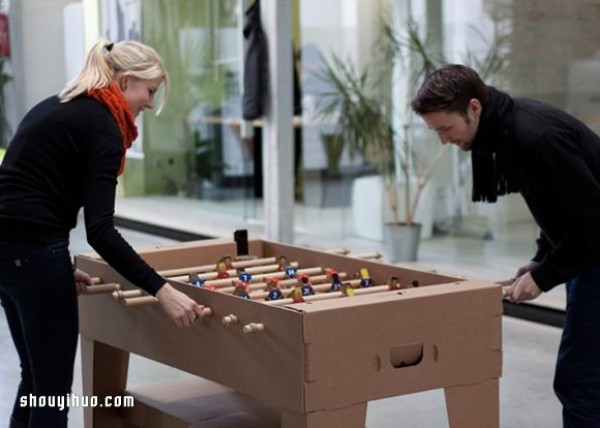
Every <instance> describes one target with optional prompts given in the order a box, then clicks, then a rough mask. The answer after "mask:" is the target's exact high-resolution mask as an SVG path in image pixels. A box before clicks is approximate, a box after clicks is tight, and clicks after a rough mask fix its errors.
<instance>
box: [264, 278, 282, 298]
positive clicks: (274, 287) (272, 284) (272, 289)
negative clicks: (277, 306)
mask: <svg viewBox="0 0 600 428" xmlns="http://www.w3.org/2000/svg"><path fill="white" fill-rule="evenodd" d="M267 291H268V292H269V294H267V297H266V298H265V300H279V299H283V293H282V292H281V287H280V286H279V279H278V278H269V279H267Z"/></svg>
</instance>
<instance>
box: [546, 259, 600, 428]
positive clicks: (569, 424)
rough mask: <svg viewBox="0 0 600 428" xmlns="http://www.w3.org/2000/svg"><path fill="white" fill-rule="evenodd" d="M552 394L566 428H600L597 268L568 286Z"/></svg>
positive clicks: (599, 292) (599, 275) (599, 273)
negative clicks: (559, 404)
mask: <svg viewBox="0 0 600 428" xmlns="http://www.w3.org/2000/svg"><path fill="white" fill-rule="evenodd" d="M554 391H555V392H556V395H557V397H558V399H559V400H560V402H561V403H562V405H563V426H564V427H565V428H598V427H600V266H596V267H594V268H592V269H590V270H589V271H588V272H586V273H585V274H583V275H581V276H579V277H577V278H575V279H573V280H571V281H569V282H568V283H567V311H566V316H565V324H564V327H563V334H562V339H561V343H560V349H559V351H558V359H557V363H556V374H555V378H554Z"/></svg>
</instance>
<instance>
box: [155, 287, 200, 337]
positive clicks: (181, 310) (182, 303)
mask: <svg viewBox="0 0 600 428" xmlns="http://www.w3.org/2000/svg"><path fill="white" fill-rule="evenodd" d="M156 297H157V298H158V301H159V302H160V304H161V305H162V307H163V309H164V310H165V311H166V312H167V314H168V315H169V316H170V317H171V318H172V319H173V321H175V324H177V326H178V327H184V326H185V327H188V326H190V325H192V324H193V323H194V322H195V321H196V320H199V319H201V318H202V316H203V313H202V309H203V308H204V307H203V306H202V305H199V304H198V303H196V302H195V301H194V300H193V299H191V298H190V297H189V296H188V295H187V294H184V293H182V292H180V291H177V290H176V289H175V288H173V286H172V285H171V284H169V283H165V284H164V285H163V286H162V287H161V288H160V290H158V292H157V293H156Z"/></svg>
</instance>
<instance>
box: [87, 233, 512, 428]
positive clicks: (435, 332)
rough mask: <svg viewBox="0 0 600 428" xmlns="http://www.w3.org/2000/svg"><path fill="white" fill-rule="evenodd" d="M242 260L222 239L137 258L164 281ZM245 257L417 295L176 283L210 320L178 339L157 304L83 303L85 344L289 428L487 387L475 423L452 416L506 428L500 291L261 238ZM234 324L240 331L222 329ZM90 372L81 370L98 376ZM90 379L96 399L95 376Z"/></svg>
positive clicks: (350, 419) (101, 268)
mask: <svg viewBox="0 0 600 428" xmlns="http://www.w3.org/2000/svg"><path fill="white" fill-rule="evenodd" d="M235 250H236V247H235V243H234V242H233V241H228V240H223V239H219V240H208V241H198V242H196V243H186V244H181V245H175V246H168V247H163V248H157V249H152V250H148V251H144V252H143V253H141V255H142V257H143V258H144V259H145V260H147V261H148V263H150V264H151V265H152V266H153V267H155V268H156V269H157V270H159V271H160V270H173V269H179V268H185V269H187V268H189V270H190V272H189V273H194V272H193V271H194V269H192V267H194V266H200V265H206V264H211V263H215V264H216V261H217V260H219V259H220V258H221V257H223V256H224V255H229V256H231V257H233V258H235ZM249 253H250V254H251V255H254V256H257V257H269V256H277V257H278V256H280V255H285V256H286V257H287V258H288V260H289V261H297V262H298V263H299V266H300V267H301V268H302V267H321V268H323V269H325V268H335V269H336V270H337V271H339V272H347V273H348V276H349V277H354V275H355V274H356V273H357V272H358V271H359V270H360V269H363V268H366V269H368V270H369V273H370V275H371V278H372V279H373V282H374V283H375V284H384V283H386V282H387V281H388V279H389V277H390V276H397V277H398V278H399V280H400V283H401V284H402V285H403V286H409V285H410V284H412V283H413V282H415V281H417V282H418V284H419V287H418V288H408V289H403V290H395V291H386V292H382V293H375V294H365V295H355V296H354V297H341V298H334V299H326V300H318V301H311V302H306V303H298V304H287V305H285V306H272V305H267V304H264V303H261V302H258V301H249V300H245V299H240V298H238V297H235V296H232V295H229V294H223V293H220V292H215V291H210V290H207V289H206V288H198V287H192V286H190V285H188V284H186V283H184V282H181V281H171V283H172V284H173V285H174V286H175V287H177V288H178V289H179V290H181V291H183V292H185V293H187V294H188V295H190V296H191V297H192V298H194V299H195V300H196V301H198V302H199V303H201V304H203V305H205V306H208V307H211V308H212V309H213V312H214V314H213V317H212V318H208V319H204V320H203V321H202V322H201V323H199V324H196V325H194V326H192V327H190V328H178V327H176V326H175V325H174V323H173V322H172V321H171V320H170V319H168V318H167V316H166V315H165V314H164V312H163V311H162V309H161V308H160V306H159V305H153V306H144V307H135V308H132V307H126V306H124V305H123V304H121V303H119V302H116V301H115V300H114V299H113V298H112V297H111V296H110V295H106V294H104V295H97V296H83V297H81V298H80V330H81V334H82V336H84V337H87V338H90V339H91V340H93V341H97V342H100V343H104V344H108V345H110V346H111V347H114V348H115V349H116V350H121V351H123V352H126V353H127V352H134V353H137V354H140V355H143V356H145V357H147V358H150V359H153V360H156V361H159V362H162V363H165V364H168V365H171V366H173V367H177V368H179V369H182V370H186V371H188V372H190V373H194V374H197V375H199V376H202V377H204V378H207V379H211V380H213V381H215V382H218V383H220V384H223V385H226V386H228V387H230V388H233V389H235V390H237V391H240V392H242V393H244V394H248V395H250V396H252V397H255V398H257V399H259V400H260V401H262V402H264V403H267V404H268V405H270V406H274V407H277V408H280V409H281V412H282V426H284V428H290V427H295V426H303V427H327V428H330V427H332V426H336V423H337V422H335V421H340V424H341V425H339V426H343V427H344V428H346V427H352V426H357V427H359V426H361V424H362V426H363V427H364V416H365V412H366V402H368V401H369V400H373V399H378V398H383V397H389V396H395V395H400V394H407V393H411V392H418V391H424V390H428V389H434V388H445V389H446V391H447V392H448V391H457V389H456V388H461V387H468V388H469V390H470V391H473V390H475V391H478V389H479V388H480V386H481V391H482V393H478V394H475V395H476V401H477V402H478V403H479V406H475V405H474V404H477V403H469V406H468V408H469V413H470V415H467V416H464V417H463V416H462V414H463V413H464V412H465V410H461V409H460V407H461V405H462V404H463V403H461V402H460V401H461V399H460V397H462V395H460V394H456V393H455V394H454V395H453V396H452V399H449V398H448V396H447V400H448V403H449V404H450V405H451V406H452V408H449V409H448V411H449V415H450V414H452V415H455V416H453V418H454V419H455V420H463V421H464V420H465V418H467V419H469V418H471V420H480V421H481V420H486V421H487V422H486V423H483V424H480V425H477V426H481V427H487V426H490V427H497V426H499V421H498V417H497V416H494V414H493V412H492V413H491V414H490V412H489V408H494V407H495V408H497V407H498V394H497V393H496V394H494V393H493V391H494V388H495V389H496V391H497V386H498V378H499V377H500V375H501V367H502V351H501V311H502V305H501V289H500V287H499V286H498V285H496V284H491V283H485V282H474V281H466V280H464V279H462V278H455V277H450V276H445V275H438V274H435V273H431V272H425V271H419V270H412V269H405V268H400V267H397V266H393V265H386V264H382V263H379V262H373V261H366V260H360V259H356V258H352V257H347V256H343V255H336V254H329V253H326V252H322V251H315V250H310V249H305V248H300V247H296V246H290V245H284V244H278V243H274V242H268V241H263V240H257V239H251V240H249ZM76 263H77V266H78V267H79V268H81V269H82V270H84V271H87V272H88V273H90V274H91V275H92V276H98V277H100V278H102V280H103V282H117V283H119V284H121V286H122V288H124V289H133V288H135V287H134V286H133V285H132V284H129V283H127V281H125V280H124V279H123V278H122V277H120V275H118V274H117V273H116V272H115V271H114V270H113V269H112V268H110V267H109V266H108V265H106V264H105V263H104V262H103V261H101V260H99V259H97V258H96V257H93V256H84V255H81V256H77V257H76ZM230 314H234V315H236V316H237V318H238V319H239V323H238V324H234V325H229V326H226V325H224V324H223V323H222V318H223V317H224V316H227V315H230ZM249 323H261V324H263V325H264V327H265V328H264V331H262V332H258V333H254V334H245V333H244V332H243V330H242V327H243V326H244V325H246V324H249ZM87 358H88V359H89V358H90V357H89V356H88V357H87ZM85 363H86V362H85V361H84V365H83V367H84V370H88V371H91V370H93V368H92V367H90V365H89V364H85ZM84 379H88V381H87V382H88V383H90V384H91V385H88V386H89V388H90V389H92V390H93V389H94V382H95V380H94V379H93V376H87V377H84ZM484 385H485V387H484ZM471 395H472V394H471ZM456 397H458V398H456ZM474 408H481V409H487V410H486V412H487V413H488V415H486V414H481V415H477V412H478V411H477V410H473V409H474ZM361 415H362V416H361ZM478 416H480V418H479V419H473V418H476V417H478ZM361 418H362V421H361ZM451 420H452V419H451ZM478 423H480V422H478ZM457 426H464V425H457Z"/></svg>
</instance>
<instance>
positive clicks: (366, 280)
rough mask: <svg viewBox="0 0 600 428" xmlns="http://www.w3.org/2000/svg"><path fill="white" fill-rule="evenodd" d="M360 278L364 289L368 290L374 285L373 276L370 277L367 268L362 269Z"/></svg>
mask: <svg viewBox="0 0 600 428" xmlns="http://www.w3.org/2000/svg"><path fill="white" fill-rule="evenodd" d="M359 277H360V286H361V287H362V288H367V287H370V286H372V285H373V279H371V275H369V271H368V270H367V269H365V268H362V269H361V270H360V273H359Z"/></svg>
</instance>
